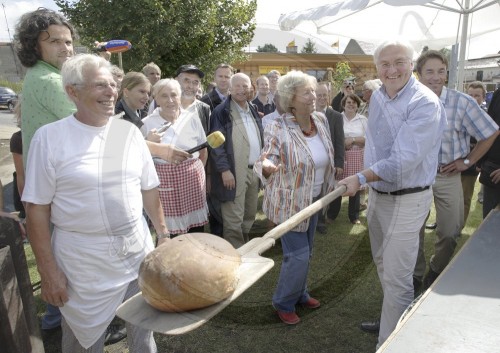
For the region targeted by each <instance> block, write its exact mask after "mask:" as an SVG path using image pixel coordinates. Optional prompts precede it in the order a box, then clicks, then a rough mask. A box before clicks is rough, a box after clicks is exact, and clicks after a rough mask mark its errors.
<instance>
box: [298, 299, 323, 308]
mask: <svg viewBox="0 0 500 353" xmlns="http://www.w3.org/2000/svg"><path fill="white" fill-rule="evenodd" d="M300 305H302V306H303V307H304V308H308V309H316V308H319V307H320V306H321V303H320V302H319V300H318V299H314V298H313V297H309V299H308V300H307V301H306V302H305V303H300Z"/></svg>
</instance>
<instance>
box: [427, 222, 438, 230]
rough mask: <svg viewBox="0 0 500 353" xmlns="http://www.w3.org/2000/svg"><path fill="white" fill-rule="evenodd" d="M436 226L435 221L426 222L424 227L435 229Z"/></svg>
mask: <svg viewBox="0 0 500 353" xmlns="http://www.w3.org/2000/svg"><path fill="white" fill-rule="evenodd" d="M437 226H438V225H437V223H428V224H426V225H425V229H436V228H437Z"/></svg>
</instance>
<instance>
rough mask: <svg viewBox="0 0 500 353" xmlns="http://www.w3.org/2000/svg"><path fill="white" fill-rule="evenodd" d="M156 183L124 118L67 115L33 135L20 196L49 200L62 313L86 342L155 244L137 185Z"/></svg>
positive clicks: (111, 311) (105, 320) (101, 327)
mask: <svg viewBox="0 0 500 353" xmlns="http://www.w3.org/2000/svg"><path fill="white" fill-rule="evenodd" d="M158 185H159V180H158V176H157V174H156V170H155V168H154V164H153V160H152V158H151V154H150V152H149V150H148V148H147V145H146V143H145V141H144V139H143V137H142V135H141V133H140V131H139V130H138V129H137V128H136V127H135V126H134V125H133V124H131V123H129V122H128V121H125V120H121V119H110V121H109V122H108V123H107V124H106V125H105V126H102V127H94V126H89V125H86V124H83V123H81V122H80V121H78V120H77V119H76V118H75V117H74V116H73V115H71V116H69V117H67V118H64V119H62V120H59V121H57V122H54V123H52V124H47V125H45V126H43V127H41V128H40V129H39V130H38V131H37V132H36V133H35V136H34V137H33V140H32V142H31V147H30V150H29V154H28V163H27V166H26V185H25V188H24V192H23V197H22V199H23V201H27V202H31V203H34V204H39V205H47V204H50V205H51V222H52V223H53V224H54V231H53V234H52V249H53V252H54V256H55V258H56V261H57V264H58V266H59V267H60V268H61V270H62V271H63V272H64V273H65V275H66V277H67V278H68V287H67V288H68V295H69V301H68V302H67V303H65V305H64V306H63V307H62V308H61V312H62V314H63V315H64V317H65V319H66V321H67V322H68V325H69V326H70V327H71V329H72V330H73V332H74V333H75V336H76V338H77V339H78V341H79V342H80V344H81V345H82V346H83V347H85V348H88V347H90V346H91V345H92V344H94V343H95V342H96V340H97V339H98V338H99V337H100V336H101V335H102V333H103V332H104V330H105V329H106V327H107V326H108V324H109V323H110V322H111V320H112V319H113V317H114V315H115V311H116V308H117V307H118V305H119V304H120V303H121V302H122V301H123V298H124V295H125V291H126V289H127V286H128V284H129V283H130V282H131V281H133V280H135V279H136V278H137V275H138V270H139V265H140V263H141V261H142V260H143V259H144V257H145V256H146V254H147V253H149V252H150V251H151V250H152V249H153V243H152V240H151V234H150V233H149V229H148V227H147V224H146V222H145V220H144V218H143V216H142V208H143V203H142V192H141V190H149V189H152V188H154V187H156V186H158Z"/></svg>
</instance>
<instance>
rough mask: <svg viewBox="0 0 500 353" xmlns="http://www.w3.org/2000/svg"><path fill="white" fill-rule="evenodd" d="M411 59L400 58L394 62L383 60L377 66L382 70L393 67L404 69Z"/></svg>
mask: <svg viewBox="0 0 500 353" xmlns="http://www.w3.org/2000/svg"><path fill="white" fill-rule="evenodd" d="M408 62H409V60H398V61H396V62H394V63H388V62H383V63H379V64H378V65H377V66H378V67H379V68H380V69H382V70H389V69H390V68H391V67H394V68H395V69H396V70H397V69H404V68H406V65H408Z"/></svg>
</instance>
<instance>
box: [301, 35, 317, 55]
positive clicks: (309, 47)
mask: <svg viewBox="0 0 500 353" xmlns="http://www.w3.org/2000/svg"><path fill="white" fill-rule="evenodd" d="M300 52H301V53H303V54H316V53H317V52H318V49H316V43H314V42H313V41H312V40H311V38H309V39H307V42H306V44H305V45H304V47H302V50H301V51H300Z"/></svg>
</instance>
